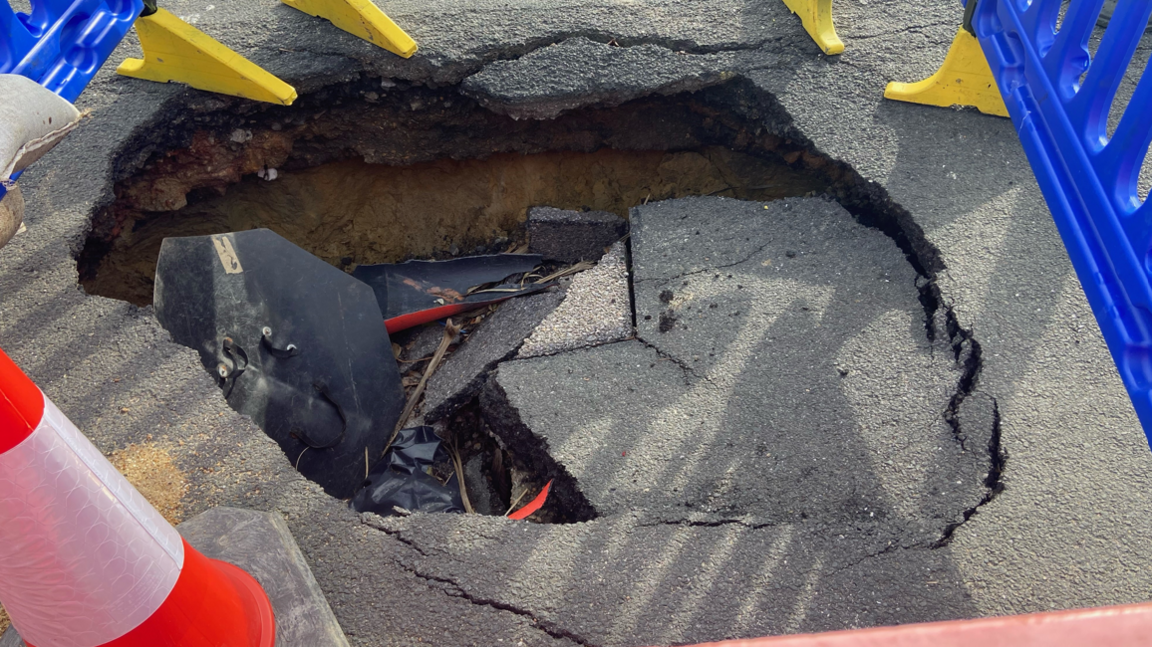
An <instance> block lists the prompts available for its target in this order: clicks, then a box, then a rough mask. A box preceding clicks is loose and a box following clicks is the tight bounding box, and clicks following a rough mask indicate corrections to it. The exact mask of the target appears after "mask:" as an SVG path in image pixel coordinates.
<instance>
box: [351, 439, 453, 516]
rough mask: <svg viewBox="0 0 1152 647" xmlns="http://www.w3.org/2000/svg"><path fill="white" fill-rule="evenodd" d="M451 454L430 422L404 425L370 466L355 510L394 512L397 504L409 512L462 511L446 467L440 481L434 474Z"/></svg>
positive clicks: (390, 513) (382, 513)
mask: <svg viewBox="0 0 1152 647" xmlns="http://www.w3.org/2000/svg"><path fill="white" fill-rule="evenodd" d="M450 462H451V457H450V456H449V455H448V451H447V450H446V449H445V447H444V443H443V441H441V440H440V438H439V437H438V436H437V435H436V432H435V430H433V429H432V427H429V426H421V427H412V428H409V429H403V430H401V431H400V433H399V434H398V435H397V436H396V442H394V443H393V444H392V447H391V448H390V449H389V450H388V453H387V454H385V456H384V458H383V459H382V460H381V461H380V462H379V463H377V464H376V466H375V467H373V468H372V472H371V473H370V474H369V475H368V480H367V483H366V484H365V487H364V489H363V490H360V491H359V492H358V493H357V494H356V496H355V497H354V498H353V499H352V507H353V508H354V509H355V510H356V511H357V512H375V513H376V514H379V515H385V516H387V515H394V514H396V508H401V509H403V510H408V511H411V512H459V513H462V512H464V503H463V500H462V499H461V497H460V489H459V487H458V485H457V484H456V483H452V482H451V481H452V479H454V478H456V473H455V471H453V470H449V474H448V477H447V478H446V479H445V480H444V481H443V482H442V481H441V480H440V479H438V478H436V476H435V475H434V474H433V473H434V472H436V471H437V469H438V468H439V469H441V471H442V468H443V466H444V465H445V464H448V463H450Z"/></svg>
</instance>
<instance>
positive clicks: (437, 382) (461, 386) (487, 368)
mask: <svg viewBox="0 0 1152 647" xmlns="http://www.w3.org/2000/svg"><path fill="white" fill-rule="evenodd" d="M562 301H564V291H563V290H561V289H560V288H559V287H555V288H551V289H549V290H546V291H544V292H542V293H540V294H533V295H529V296H526V297H518V298H515V299H510V300H508V301H505V302H504V303H502V304H500V306H499V307H497V309H496V312H494V313H493V314H492V315H490V316H489V317H488V318H486V319H485V320H484V321H482V322H480V324H479V325H478V326H476V330H475V331H474V332H472V334H471V335H469V336H468V338H467V339H466V340H465V343H463V344H462V345H461V346H460V348H459V350H457V351H456V352H455V353H453V354H452V355H451V356H450V357H449V358H448V359H447V360H446V361H445V362H444V363H443V365H441V366H440V367H439V368H438V369H437V370H436V372H435V373H433V374H432V377H431V378H430V379H429V380H428V390H427V393H426V395H425V397H424V414H423V417H424V420H426V421H428V422H436V421H438V420H441V419H443V418H445V417H447V416H449V415H451V414H452V413H453V412H454V411H455V410H456V409H457V408H458V407H460V406H461V405H463V404H464V403H466V402H467V401H469V400H471V399H472V398H474V397H476V396H477V395H479V393H480V389H481V388H482V387H483V386H484V381H485V380H486V379H487V378H488V373H489V372H491V371H492V369H494V368H496V366H497V365H498V364H499V363H500V362H502V361H504V360H506V359H509V358H511V357H514V356H515V355H516V351H517V350H519V349H520V346H521V345H522V344H523V343H524V340H525V339H527V338H528V336H529V335H530V334H532V331H533V330H535V329H536V326H538V325H540V322H541V321H543V320H544V318H545V317H547V316H548V315H549V314H550V313H551V312H552V311H553V310H555V309H556V306H558V305H560V303H561V302H562Z"/></svg>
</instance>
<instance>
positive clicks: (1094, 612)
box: [696, 604, 1152, 647]
mask: <svg viewBox="0 0 1152 647" xmlns="http://www.w3.org/2000/svg"><path fill="white" fill-rule="evenodd" d="M1150 634H1152V604H1133V605H1127V606H1118V607H1104V608H1099V609H1081V610H1076V611H1057V612H1052V613H1034V614H1029V615H1022V616H1008V617H1004V618H983V619H980V620H955V621H950V622H932V623H926V624H915V625H902V626H900V627H877V628H874V629H858V630H855V631H833V632H829V633H822V634H805V635H798V636H778V637H775V638H760V639H757V640H733V641H728V642H721V643H708V644H707V645H697V646H696V647H1009V646H1011V647H1018V646H1020V645H1045V646H1046V647H1062V646H1064V645H1077V646H1082V645H1109V646H1110V647H1136V646H1137V645H1146V644H1148V636H1149V635H1150Z"/></svg>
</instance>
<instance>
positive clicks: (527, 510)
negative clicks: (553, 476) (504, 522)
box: [508, 481, 552, 520]
mask: <svg viewBox="0 0 1152 647" xmlns="http://www.w3.org/2000/svg"><path fill="white" fill-rule="evenodd" d="M551 489H552V481H548V483H547V485H545V486H544V489H543V490H540V494H538V495H536V498H535V499H532V501H531V502H529V503H528V505H525V506H524V507H523V508H520V509H519V510H517V511H516V512H511V511H509V514H508V518H509V519H516V520H520V519H527V518H528V517H530V516H532V515H533V514H534V513H536V512H537V511H538V510H540V508H543V507H544V504H545V503H546V502H547V501H548V491H549V490H551ZM525 493H527V490H525ZM513 507H515V506H513Z"/></svg>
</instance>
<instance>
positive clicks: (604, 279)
mask: <svg viewBox="0 0 1152 647" xmlns="http://www.w3.org/2000/svg"><path fill="white" fill-rule="evenodd" d="M631 336H632V296H631V295H630V294H629V290H628V263H627V259H626V258H625V249H624V242H623V241H620V242H617V243H616V244H614V245H612V247H611V248H610V249H609V250H608V253H607V254H605V255H604V258H601V259H600V262H599V263H597V264H596V267H594V268H592V269H590V270H585V271H583V272H580V273H579V274H577V275H575V276H573V277H572V283H571V284H570V285H569V286H568V291H567V296H566V297H565V298H564V303H561V304H560V307H558V308H556V310H554V311H553V312H552V314H550V315H548V317H547V318H546V319H544V321H543V322H541V324H540V325H539V326H537V327H536V330H534V331H533V332H532V336H531V337H529V338H528V340H527V341H525V342H524V345H523V346H521V347H520V354H519V357H535V356H537V355H551V354H553V353H559V352H561V351H565V350H574V349H576V348H585V347H588V346H598V345H600V344H608V343H611V342H615V341H621V340H624V339H628V338H629V337H631Z"/></svg>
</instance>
